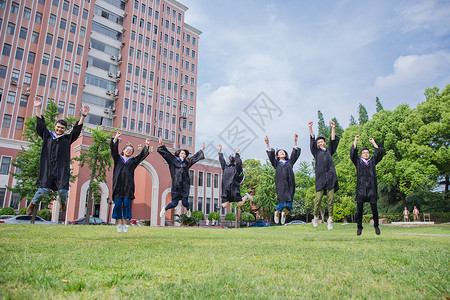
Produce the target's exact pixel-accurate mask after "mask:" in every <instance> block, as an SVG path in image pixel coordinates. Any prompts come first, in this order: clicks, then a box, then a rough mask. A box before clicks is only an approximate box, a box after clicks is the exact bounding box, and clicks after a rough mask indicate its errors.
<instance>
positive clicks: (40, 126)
mask: <svg viewBox="0 0 450 300" xmlns="http://www.w3.org/2000/svg"><path fill="white" fill-rule="evenodd" d="M41 104H42V100H41V98H39V97H35V98H34V108H35V109H34V115H35V116H36V131H37V134H38V135H39V136H40V137H41V138H44V132H45V131H46V130H47V131H48V129H47V126H45V120H44V117H42V115H41Z"/></svg>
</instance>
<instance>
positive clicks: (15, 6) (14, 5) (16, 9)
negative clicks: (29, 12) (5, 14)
mask: <svg viewBox="0 0 450 300" xmlns="http://www.w3.org/2000/svg"><path fill="white" fill-rule="evenodd" d="M11 13H13V14H16V15H17V14H18V13H19V4H17V3H16V2H13V3H12V4H11Z"/></svg>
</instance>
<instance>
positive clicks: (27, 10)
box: [23, 7, 31, 20]
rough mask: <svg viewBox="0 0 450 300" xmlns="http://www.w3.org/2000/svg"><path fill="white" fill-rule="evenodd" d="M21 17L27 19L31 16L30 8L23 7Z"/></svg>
mask: <svg viewBox="0 0 450 300" xmlns="http://www.w3.org/2000/svg"><path fill="white" fill-rule="evenodd" d="M23 18H24V19H27V20H29V19H30V18H31V9H29V8H28V7H25V8H24V10H23Z"/></svg>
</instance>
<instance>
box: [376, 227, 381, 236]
mask: <svg viewBox="0 0 450 300" xmlns="http://www.w3.org/2000/svg"><path fill="white" fill-rule="evenodd" d="M375 233H376V234H377V235H380V233H381V232H380V228H378V227H375Z"/></svg>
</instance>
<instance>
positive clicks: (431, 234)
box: [394, 232, 450, 236]
mask: <svg viewBox="0 0 450 300" xmlns="http://www.w3.org/2000/svg"><path fill="white" fill-rule="evenodd" d="M394 234H409V235H429V236H450V234H440V233H408V232H394Z"/></svg>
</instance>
